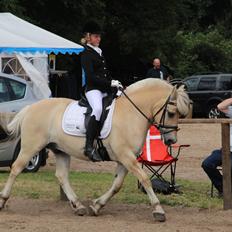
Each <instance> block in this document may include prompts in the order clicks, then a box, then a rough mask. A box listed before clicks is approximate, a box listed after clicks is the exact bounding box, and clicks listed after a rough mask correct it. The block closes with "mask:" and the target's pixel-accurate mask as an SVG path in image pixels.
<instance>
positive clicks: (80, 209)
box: [55, 153, 87, 216]
mask: <svg viewBox="0 0 232 232" xmlns="http://www.w3.org/2000/svg"><path fill="white" fill-rule="evenodd" d="M55 156H56V177H57V179H58V181H59V183H60V185H61V187H62V189H63V190H64V192H65V194H66V196H67V198H68V200H69V201H70V204H71V207H72V209H73V210H74V211H75V213H76V214H77V215H80V216H82V215H85V214H87V209H86V207H85V206H83V205H82V204H81V202H80V201H79V200H78V198H77V196H76V194H75V193H74V191H73V189H72V187H71V185H70V183H69V179H68V172H69V167H70V156H69V155H67V154H65V153H56V154H55Z"/></svg>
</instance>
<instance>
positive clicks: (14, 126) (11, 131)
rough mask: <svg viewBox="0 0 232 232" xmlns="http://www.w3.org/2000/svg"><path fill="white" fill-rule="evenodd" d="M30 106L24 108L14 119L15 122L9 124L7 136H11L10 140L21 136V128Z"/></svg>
mask: <svg viewBox="0 0 232 232" xmlns="http://www.w3.org/2000/svg"><path fill="white" fill-rule="evenodd" d="M28 108H29V106H26V107H24V108H23V109H22V110H21V111H19V112H18V113H17V114H16V115H15V117H14V118H13V120H12V121H11V122H10V123H9V124H7V126H6V129H7V131H6V132H7V134H8V135H9V136H10V138H11V139H12V138H15V137H17V136H19V134H20V128H21V124H22V121H23V119H24V117H25V115H26V113H27V111H28Z"/></svg>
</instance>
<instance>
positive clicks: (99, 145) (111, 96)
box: [78, 93, 117, 161]
mask: <svg viewBox="0 0 232 232" xmlns="http://www.w3.org/2000/svg"><path fill="white" fill-rule="evenodd" d="M116 97H117V95H116V93H112V94H109V95H107V96H106V97H104V98H103V99H102V108H103V110H102V115H101V118H100V126H99V133H100V131H101V129H102V127H103V125H104V122H105V120H106V118H107V116H108V114H109V110H110V105H111V104H112V102H113V100H114V99H115V98H116ZM78 104H79V105H80V106H82V107H86V108H87V110H86V113H84V115H85V121H84V124H85V128H87V125H88V123H89V120H90V117H91V113H92V108H91V106H90V105H89V102H88V100H87V98H86V96H85V95H84V94H82V95H81V99H80V100H79V101H78ZM96 145H97V147H96V149H97V151H98V153H99V154H100V156H101V158H102V160H103V161H110V157H109V154H108V152H107V150H106V148H105V146H104V145H103V142H102V139H101V138H99V137H98V138H97V144H96Z"/></svg>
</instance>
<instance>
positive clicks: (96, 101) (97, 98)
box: [85, 89, 107, 121]
mask: <svg viewBox="0 0 232 232" xmlns="http://www.w3.org/2000/svg"><path fill="white" fill-rule="evenodd" d="M85 95H86V98H87V100H88V102H89V104H90V106H91V107H92V109H93V111H92V114H91V116H93V115H94V116H95V118H96V120H97V121H99V120H100V117H101V114H102V99H103V97H105V96H107V93H102V92H101V91H100V90H97V89H93V90H90V91H88V92H87V93H85Z"/></svg>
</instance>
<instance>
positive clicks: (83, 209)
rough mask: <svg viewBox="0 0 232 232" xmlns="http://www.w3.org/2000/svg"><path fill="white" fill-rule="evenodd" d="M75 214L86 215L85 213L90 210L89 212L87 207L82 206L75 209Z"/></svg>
mask: <svg viewBox="0 0 232 232" xmlns="http://www.w3.org/2000/svg"><path fill="white" fill-rule="evenodd" d="M75 214H76V215H78V216H84V215H87V214H88V212H87V209H86V207H80V208H79V209H76V210H75Z"/></svg>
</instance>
